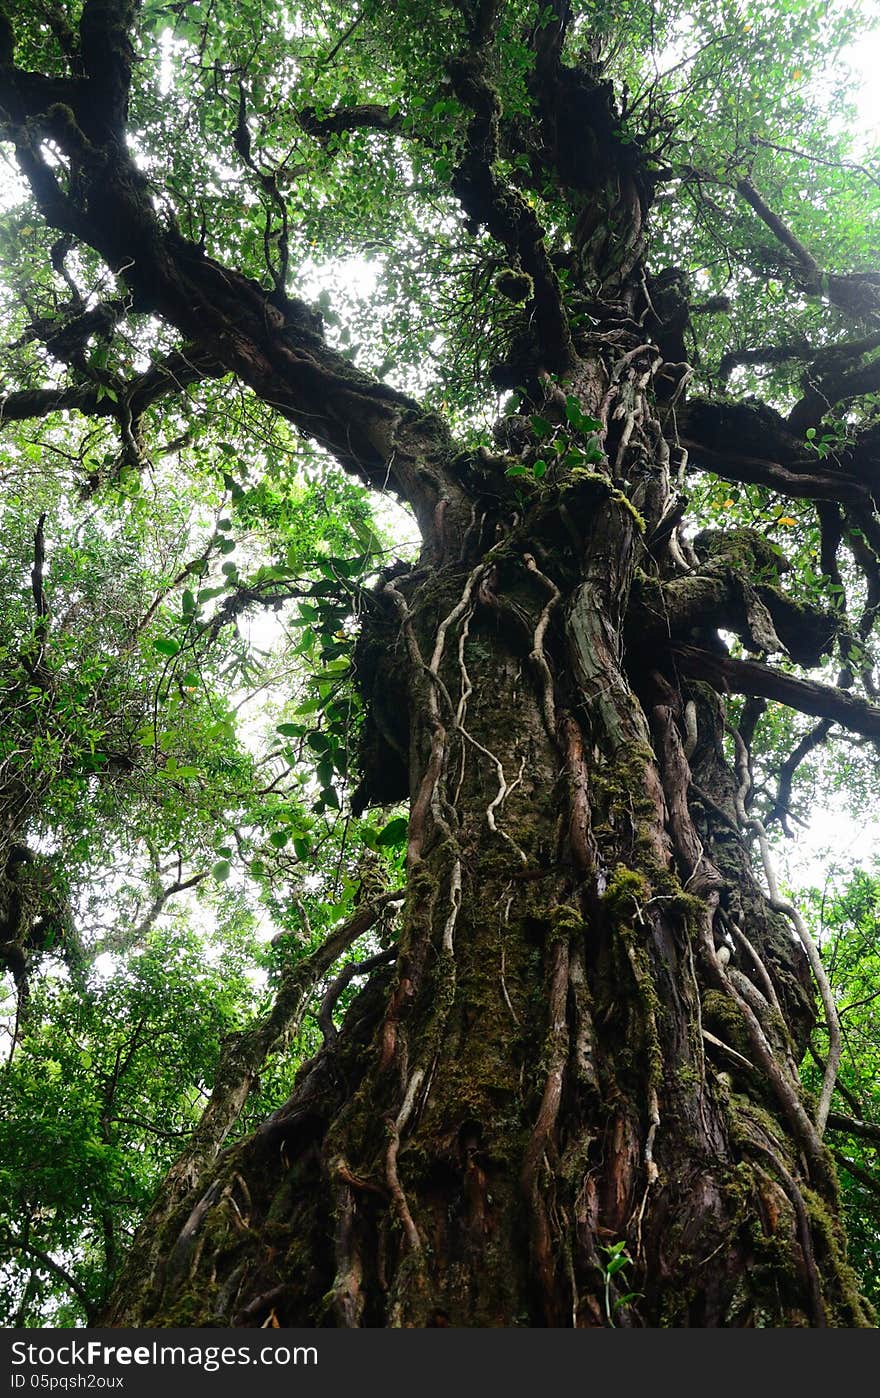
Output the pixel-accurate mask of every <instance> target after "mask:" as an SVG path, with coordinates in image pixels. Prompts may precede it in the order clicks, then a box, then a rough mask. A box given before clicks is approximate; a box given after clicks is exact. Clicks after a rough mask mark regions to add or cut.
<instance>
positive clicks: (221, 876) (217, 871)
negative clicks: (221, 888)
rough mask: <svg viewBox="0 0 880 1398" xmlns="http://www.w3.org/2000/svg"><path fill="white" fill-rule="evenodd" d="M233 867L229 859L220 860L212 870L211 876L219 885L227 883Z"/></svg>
mask: <svg viewBox="0 0 880 1398" xmlns="http://www.w3.org/2000/svg"><path fill="white" fill-rule="evenodd" d="M231 867H232V866H231V865H230V863H229V860H228V859H218V860H217V863H216V864H215V865H214V867H213V868H212V870H211V874H212V875H213V877H214V878H215V879H216V880H217V882H218V883H225V882H226V880H227V879H228V878H229V874H230V870H231Z"/></svg>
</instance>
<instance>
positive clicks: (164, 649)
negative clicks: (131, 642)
mask: <svg viewBox="0 0 880 1398" xmlns="http://www.w3.org/2000/svg"><path fill="white" fill-rule="evenodd" d="M153 649H154V650H156V651H158V652H159V654H160V655H166V656H168V658H169V659H170V658H171V657H172V656H175V655H176V654H177V652H178V651H179V650H180V644H179V642H178V641H173V640H172V639H171V637H170V636H160V637H159V639H158V641H154V642H153Z"/></svg>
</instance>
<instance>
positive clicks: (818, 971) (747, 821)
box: [729, 727, 841, 1138]
mask: <svg viewBox="0 0 880 1398" xmlns="http://www.w3.org/2000/svg"><path fill="white" fill-rule="evenodd" d="M729 731H730V733H731V734H732V736H733V741H734V744H735V750H736V772H737V776H738V778H739V786H738V788H737V792H736V811H737V816H738V817H739V820H740V821H741V823H742V825H743V828H744V829H749V830H753V831H754V832H755V834H756V835H757V837H758V848H759V849H760V852H761V863H762V865H763V868H764V877H765V879H766V880H767V889H768V897H767V901H768V903H769V904H770V907H771V908H772V909H773V911H774V912H777V913H782V914H783V916H784V917H786V918H788V920H789V922H790V923H791V925H792V927H793V928H794V930H795V932H796V934H797V937H798V940H799V941H800V943H801V946H802V947H803V949H804V952H805V954H806V957H807V960H808V961H809V963H810V969H811V970H812V972H813V978H814V980H815V982H816V985H817V987H818V990H819V995H820V997H821V1000H822V1007H823V1009H824V1011H825V1024H826V1028H827V1031H828V1055H827V1058H826V1060H825V1071H824V1074H823V1077H822V1090H821V1092H820V1094H819V1102H818V1104H817V1107H816V1131H817V1133H818V1135H819V1137H820V1138H821V1137H822V1136H823V1135H824V1132H825V1125H826V1122H827V1121H828V1113H829V1111H830V1110H831V1099H832V1097H833V1095H834V1086H835V1083H836V1082H837V1072H838V1068H839V1066H840V1057H841V1036H840V1019H839V1016H838V1013H837V1006H836V1004H835V1002H834V992H833V990H832V989H831V982H830V981H829V979H828V976H827V973H826V971H825V967H824V966H823V965H822V958H821V956H820V954H819V948H818V947H817V946H816V943H815V941H814V939H813V937H812V936H811V934H810V931H809V929H808V927H807V925H806V923H805V922H804V919H803V917H802V916H801V914H800V913H799V912H798V910H797V908H796V907H795V906H794V904H793V903H790V902H789V901H788V900H787V899H785V898H782V897H781V895H780V892H779V885H778V883H777V879H776V869H775V866H774V864H773V857H772V855H771V853H770V842H769V840H768V838H767V831H766V829H765V827H764V824H763V822H762V821H761V820H759V819H758V817H757V816H749V815H748V813H747V812H746V807H745V802H746V797H747V795H748V793H749V790H750V789H751V785H752V778H751V773H750V772H749V757H748V750H747V748H746V745H745V743H744V741H743V738H742V734H741V733H740V732H739V731H738V729H736V728H733V727H731V728H730V729H729ZM740 935H742V934H740ZM752 954H753V955H754V952H753V953H752ZM777 1006H778V1001H777Z"/></svg>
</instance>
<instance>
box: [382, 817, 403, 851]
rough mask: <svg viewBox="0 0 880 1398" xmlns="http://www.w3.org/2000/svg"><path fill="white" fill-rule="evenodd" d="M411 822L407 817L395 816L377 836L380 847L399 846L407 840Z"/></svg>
mask: <svg viewBox="0 0 880 1398" xmlns="http://www.w3.org/2000/svg"><path fill="white" fill-rule="evenodd" d="M408 829H409V820H408V818H407V817H406V816H395V817H394V819H393V820H389V822H388V824H387V825H386V826H385V827H384V829H382V830H380V831H379V834H378V835H377V836H376V843H377V844H378V845H383V846H384V845H399V844H402V843H403V841H404V840H405V839H406V832H407V830H408Z"/></svg>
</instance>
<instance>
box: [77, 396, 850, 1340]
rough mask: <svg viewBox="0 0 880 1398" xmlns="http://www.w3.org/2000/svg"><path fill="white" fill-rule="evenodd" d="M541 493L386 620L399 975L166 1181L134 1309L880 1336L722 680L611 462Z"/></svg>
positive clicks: (189, 1320)
mask: <svg viewBox="0 0 880 1398" xmlns="http://www.w3.org/2000/svg"><path fill="white" fill-rule="evenodd" d="M546 410H547V411H548V412H550V411H552V410H553V406H552V401H551V402H550V406H548V407H547V408H546ZM642 469H643V474H644V478H645V480H646V481H647V480H648V479H652V480H654V481H655V482H656V480H657V478H658V477H659V478H660V479H661V480H662V479H663V471H662V469H661V468H658V464H657V461H656V459H654V460H652V461H649V462H645V463H643V468H642ZM642 494H643V495H644V496H645V498H646V500H647V498H648V491H647V490H644V491H643V492H642ZM666 494H667V490H666V488H665V487H664V489H663V490H662V491H661V492H660V493H659V494H658V492H657V491H656V490H655V492H654V495H655V498H654V500H653V503H652V504H651V514H652V515H653V517H654V522H655V523H656V519H657V518H658V517H660V516H662V514H663V511H664V510H665V508H666V506H667V503H668V502H667V499H666ZM520 511H521V515H520V522H519V523H517V521H516V520H515V519H514V520H509V521H508V522H507V526H508V527H507V528H506V529H505V530H503V531H502V530H501V529H497V530H496V527H495V526H496V524H497V513H498V512H497V507H495V506H493V505H492V504H491V503H487V502H486V501H481V500H480V499H479V498H475V499H473V501H472V502H471V503H470V505H469V507H468V508H465V507H464V505H463V504H462V503H461V502H460V501H456V500H455V498H452V499H450V500H447V501H446V502H445V503H444V504H442V505H441V508H439V509H438V511H437V516H436V520H435V528H434V531H433V537H432V538H431V539H430V540H429V542H428V544H427V545H426V556H427V558H428V559H429V566H428V565H426V566H422V567H417V568H415V569H413V570H412V571H410V572H408V573H405V574H403V575H400V574H398V575H397V576H394V577H388V578H387V579H383V580H382V582H381V583H380V584H379V588H378V589H377V592H376V596H375V605H374V607H373V608H372V609H371V612H370V614H369V619H368V623H367V628H366V631H365V635H364V637H363V638H362V642H361V647H360V655H361V665H360V666H359V680H360V683H361V685H362V686H363V688H364V691H365V695H366V697H367V699H368V702H369V703H370V714H371V717H370V721H369V724H370V726H369V735H370V736H369V737H368V738H367V739H366V741H365V745H369V743H370V742H372V743H374V744H378V746H379V752H378V757H376V754H375V752H374V758H376V760H377V761H379V762H381V761H383V760H384V761H385V762H386V765H387V766H393V762H394V760H395V759H394V753H393V747H396V748H397V749H398V751H400V750H404V751H405V749H406V745H407V744H408V750H409V760H408V764H407V765H408V768H409V773H410V791H409V795H410V800H411V818H410V834H409V855H408V886H407V894H406V903H405V909H404V915H403V922H402V930H401V934H400V943H399V956H398V959H397V964H396V968H395V969H394V970H393V971H392V970H391V968H387V967H383V968H381V969H379V970H378V971H377V972H376V973H375V974H374V975H373V977H372V978H371V980H370V981H369V982H368V984H367V985H366V987H365V989H364V990H363V991H362V992H361V993H360V995H359V996H358V997H357V999H356V1000H355V1001H354V1003H353V1005H352V1007H351V1008H350V1010H349V1012H348V1014H347V1016H346V1020H345V1023H344V1025H343V1028H342V1031H341V1033H340V1035H339V1036H338V1038H336V1039H335V1040H334V1041H333V1042H328V1043H327V1044H326V1046H325V1047H324V1049H323V1050H322V1051H321V1052H320V1053H319V1054H318V1055H317V1057H316V1058H315V1059H313V1060H312V1061H311V1062H310V1063H307V1064H305V1065H304V1066H303V1068H302V1069H301V1070H300V1073H299V1075H298V1080H297V1083H296V1086H295V1089H294V1091H293V1094H292V1096H291V1097H290V1099H289V1101H288V1102H287V1103H286V1104H285V1105H284V1106H283V1107H282V1108H281V1109H280V1110H279V1111H277V1112H276V1113H275V1114H274V1116H273V1117H272V1118H270V1120H269V1121H267V1122H266V1123H264V1125H263V1126H262V1127H261V1128H260V1130H259V1131H258V1132H257V1133H256V1134H255V1135H254V1136H253V1137H251V1138H250V1139H248V1140H246V1141H244V1142H242V1143H240V1144H238V1145H236V1146H234V1147H232V1148H231V1149H229V1150H228V1151H227V1152H225V1154H223V1155H221V1156H220V1157H219V1159H218V1161H217V1162H216V1164H215V1165H214V1166H212V1167H210V1168H209V1169H208V1170H207V1171H206V1172H205V1173H204V1174H203V1176H202V1178H201V1179H200V1180H199V1181H198V1183H197V1185H196V1187H195V1188H194V1189H193V1190H192V1192H190V1193H189V1194H188V1195H187V1196H186V1197H185V1198H184V1199H182V1200H181V1199H180V1198H179V1197H178V1196H177V1195H174V1196H169V1197H168V1198H167V1199H166V1200H165V1203H164V1205H163V1203H162V1196H160V1201H157V1202H158V1208H157V1209H154V1211H153V1214H152V1215H151V1218H150V1220H149V1224H148V1227H147V1228H146V1229H145V1230H142V1233H141V1235H140V1237H139V1239H138V1240H137V1242H136V1244H135V1247H134V1249H133V1251H132V1254H131V1257H130V1259H129V1262H128V1265H127V1267H126V1269H125V1271H124V1272H123V1275H122V1277H121V1279H120V1281H119V1284H118V1285H117V1288H116V1292H115V1298H114V1299H113V1301H112V1302H111V1305H110V1307H109V1309H108V1311H107V1313H106V1315H105V1317H104V1321H105V1323H111V1324H116V1325H149V1326H164V1325H168V1326H171V1325H197V1326H198V1325H211V1324H218V1323H232V1324H235V1325H246V1326H248V1325H250V1326H260V1325H263V1324H266V1323H267V1322H269V1323H274V1322H275V1321H277V1322H278V1323H279V1324H281V1325H306V1326H320V1325H343V1326H361V1325H365V1326H435V1325H441V1326H442V1325H453V1326H504V1325H529V1326H605V1325H612V1324H613V1325H617V1326H661V1325H666V1326H669V1325H677V1326H680V1325H683V1326H753V1325H770V1326H790V1325H805V1326H822V1325H854V1324H855V1325H857V1324H863V1323H866V1320H865V1315H864V1312H863V1309H862V1306H861V1303H860V1301H859V1298H858V1295H857V1292H856V1289H855V1286H854V1284H853V1281H852V1278H851V1276H850V1274H849V1272H848V1269H847V1265H846V1262H845V1258H844V1248H843V1242H842V1238H841V1234H840V1229H839V1225H838V1222H837V1216H836V1208H837V1205H836V1186H835V1181H834V1176H833V1170H832V1168H831V1165H830V1162H829V1159H828V1156H827V1154H826V1152H825V1150H824V1148H823V1146H822V1144H821V1141H820V1139H819V1135H818V1133H817V1130H816V1128H815V1126H814V1125H813V1123H812V1121H811V1118H810V1115H809V1114H808V1107H807V1104H805V1103H804V1101H803V1099H802V1096H801V1091H800V1088H799V1086H798V1082H797V1076H796V1069H795V1063H796V1061H797V1059H798V1058H799V1057H800V1054H801V1053H802V1051H803V1048H804V1044H805V1041H806V1036H807V1034H808V1032H809V1029H810V1027H811V1025H812V1022H813V1008H812V994H811V989H810V975H809V968H808V965H807V962H806V958H805V956H804V953H803V950H802V948H801V947H800V945H799V944H798V943H797V942H796V941H795V940H794V938H793V936H792V934H791V931H790V927H789V924H788V922H787V921H786V919H785V918H784V917H781V916H780V915H779V914H774V913H772V912H771V911H770V909H769V907H768V905H767V903H766V901H765V899H764V897H763V895H762V894H761V892H760V890H759V887H758V885H757V883H756V881H755V878H754V875H753V873H752V869H751V865H750V860H749V858H748V854H747V851H746V846H745V843H744V841H743V839H742V836H741V833H740V830H739V826H738V817H737V810H738V806H737V797H738V787H737V780H736V778H735V776H734V774H733V773H732V772H731V770H730V768H729V766H728V764H727V762H726V760H725V756H724V747H723V739H724V716H723V706H722V702H721V700H720V698H719V697H718V696H717V695H716V694H715V692H714V691H713V690H711V689H710V688H709V687H708V686H706V685H702V684H700V683H695V682H691V683H688V684H685V683H683V682H679V680H678V678H677V676H676V673H675V667H674V664H673V663H672V662H671V659H670V653H669V648H668V638H667V642H666V650H665V652H663V651H662V650H660V651H657V652H656V653H652V651H651V647H650V646H649V645H648V644H647V643H646V644H645V645H642V646H640V645H639V636H640V635H642V636H645V637H647V636H648V634H649V631H650V627H649V626H648V625H647V620H646V618H645V614H643V619H642V623H640V621H639V605H640V604H639V603H638V602H637V601H635V600H633V599H634V598H635V593H633V592H631V583H632V579H633V575H634V571H635V567H636V562H637V561H638V562H639V563H640V564H642V565H645V564H646V561H647V556H646V551H645V547H644V543H643V531H644V529H645V528H646V525H645V522H644V521H643V520H641V519H639V518H638V517H637V515H636V512H635V510H634V509H633V507H632V505H631V504H630V503H629V502H628V501H627V500H626V499H624V497H623V496H622V495H621V494H620V493H619V492H618V491H617V490H616V489H614V488H613V487H612V486H611V485H610V483H609V482H608V480H607V479H606V478H604V477H602V476H599V475H596V474H594V473H592V472H590V471H587V470H583V469H581V470H575V471H573V472H571V473H569V474H568V476H567V478H566V479H565V480H564V482H563V483H562V484H556V485H555V486H554V487H553V488H552V489H551V490H547V491H543V490H542V489H540V488H533V487H529V490H528V494H527V498H526V499H525V501H524V502H521V504H520ZM625 620H626V623H627V635H628V636H630V637H631V640H630V642H629V646H628V650H625V648H624V643H623V628H624V621H625ZM401 677H405V683H404V682H402V679H401ZM407 723H408V731H407V729H406V725H407ZM389 743H390V745H389ZM396 761H397V765H398V767H400V768H401V770H402V767H403V763H402V762H401V761H400V758H399V757H398V758H397V759H396ZM401 794H403V793H401ZM621 1263H622V1265H621Z"/></svg>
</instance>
